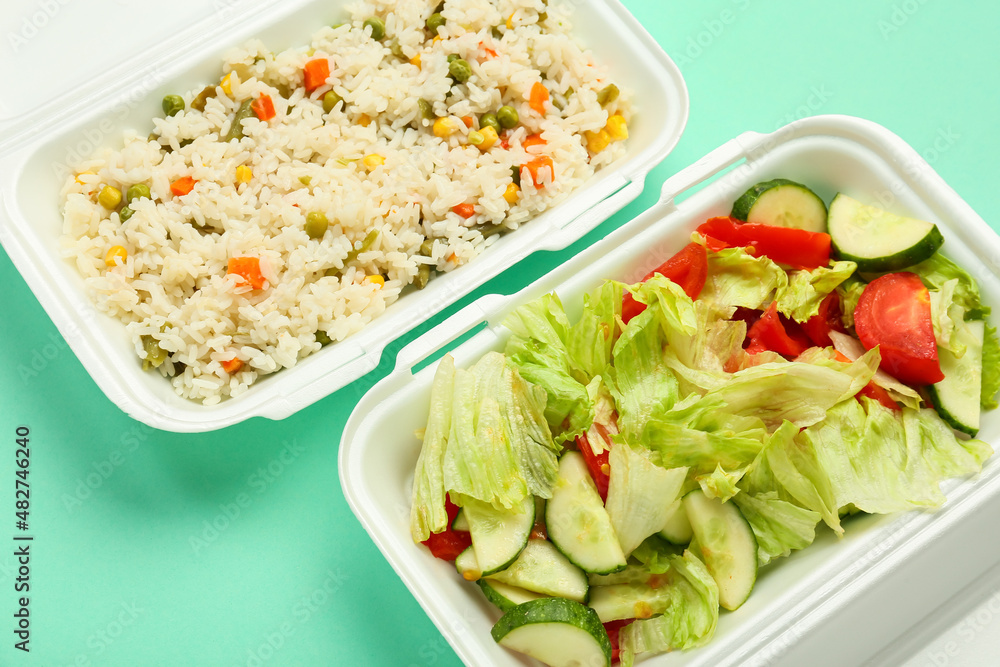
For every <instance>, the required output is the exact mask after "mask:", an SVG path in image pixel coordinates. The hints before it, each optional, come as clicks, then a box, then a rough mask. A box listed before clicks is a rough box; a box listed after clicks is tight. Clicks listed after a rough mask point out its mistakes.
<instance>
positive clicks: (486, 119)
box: [479, 113, 500, 134]
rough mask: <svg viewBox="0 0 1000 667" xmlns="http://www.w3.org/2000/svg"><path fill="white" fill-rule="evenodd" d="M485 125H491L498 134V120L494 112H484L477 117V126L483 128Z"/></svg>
mask: <svg viewBox="0 0 1000 667" xmlns="http://www.w3.org/2000/svg"><path fill="white" fill-rule="evenodd" d="M487 127H492V128H493V129H494V130H496V131H497V134H500V122H499V121H498V120H497V116H496V114H492V113H484V114H483V115H482V116H480V117H479V128H480V129H483V128H487Z"/></svg>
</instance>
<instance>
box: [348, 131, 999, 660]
mask: <svg viewBox="0 0 1000 667" xmlns="http://www.w3.org/2000/svg"><path fill="white" fill-rule="evenodd" d="M734 165H735V168H733V169H730V167H733V166H734ZM727 169H728V172H727V173H724V172H726V170H727ZM720 174H722V175H720ZM713 177H715V180H713V181H712V182H711V183H710V184H709V185H708V186H707V187H704V188H703V189H701V190H699V191H698V192H696V193H695V194H693V195H690V196H689V197H688V198H686V199H684V200H683V201H682V202H681V203H678V199H679V197H680V196H681V195H683V194H685V193H686V191H688V190H691V189H692V188H693V187H694V186H696V185H698V184H700V183H702V182H703V181H706V180H708V179H710V178H713ZM776 177H785V178H791V179H793V180H796V181H800V182H803V183H806V184H808V185H809V186H810V187H812V188H814V189H815V190H816V192H817V193H818V194H819V195H820V197H822V198H824V199H825V200H826V201H830V199H831V198H832V197H833V195H834V194H835V193H836V192H846V193H849V194H852V195H853V196H855V197H857V198H859V199H861V200H863V201H869V202H872V203H875V204H879V205H881V206H883V207H884V208H888V209H889V210H893V211H897V212H900V213H905V214H908V215H911V216H914V217H917V218H921V219H926V220H930V221H933V222H935V223H937V224H938V225H939V227H940V228H941V231H942V232H943V234H944V236H945V239H946V243H945V246H944V249H945V250H944V251H945V253H946V254H947V255H948V256H949V257H950V258H951V259H953V260H955V261H956V262H958V263H959V264H960V265H961V266H962V267H964V268H965V269H966V270H968V271H969V272H970V273H971V274H972V275H973V276H974V277H975V278H976V279H977V280H978V281H979V284H980V287H981V288H982V292H983V298H984V301H985V302H987V303H988V304H991V305H992V306H993V307H994V312H997V310H996V308H997V305H998V304H1000V278H998V274H1000V271H998V262H1000V238H998V237H997V235H996V234H995V233H994V232H993V231H992V230H991V229H990V228H989V227H988V226H987V225H986V223H985V222H983V220H982V219H981V218H980V217H979V216H978V215H977V214H976V213H975V212H974V211H973V210H972V209H971V208H970V207H969V206H968V205H967V204H966V203H965V202H964V201H963V200H962V199H961V198H960V197H959V196H958V195H957V194H956V193H955V192H954V191H953V190H951V188H949V187H948V186H947V185H946V184H945V183H944V182H943V181H942V180H941V178H940V177H939V176H938V175H937V174H936V173H935V172H934V171H933V170H932V169H931V168H930V166H929V165H928V164H927V163H926V162H925V161H924V160H923V159H922V158H921V157H920V156H919V155H918V154H917V152H916V151H915V150H913V149H912V148H911V147H910V146H908V145H907V144H906V143H905V142H903V141H902V140H901V139H900V138H898V137H897V136H895V135H894V134H892V133H891V132H889V131H888V130H886V129H885V128H882V127H880V126H878V125H876V124H874V123H871V122H869V121H864V120H860V119H856V118H850V117H846V116H819V117H815V118H810V119H805V120H803V121H799V122H796V123H793V124H791V125H788V126H785V127H784V128H782V129H780V130H778V131H777V132H774V133H773V134H766V135H761V134H757V133H753V132H748V133H746V134H742V135H740V136H739V137H736V138H735V139H733V140H731V141H729V142H728V143H726V144H724V145H722V146H721V147H719V148H718V149H716V150H715V151H713V152H712V153H710V154H709V155H707V156H706V157H705V158H704V159H702V160H700V161H699V162H697V163H695V164H694V165H692V166H690V167H688V168H687V169H685V170H683V171H681V172H679V173H678V174H676V175H675V176H673V177H672V178H670V179H668V180H667V182H666V183H665V184H664V186H663V191H662V197H661V199H660V201H659V203H657V204H656V205H655V206H653V207H652V208H650V209H649V210H647V211H646V212H644V213H643V214H641V215H640V216H638V217H637V218H635V219H633V220H631V221H630V222H628V223H626V224H625V225H624V226H623V227H621V228H619V229H618V230H617V231H616V232H614V233H613V234H611V235H609V236H608V237H607V238H605V239H603V240H602V241H600V242H598V243H596V244H594V245H593V246H591V247H590V248H588V249H587V250H585V251H583V252H581V253H580V254H579V255H577V256H576V257H574V258H573V259H571V260H569V261H567V262H566V263H565V264H563V265H562V266H560V267H559V268H557V269H555V270H554V271H552V272H551V273H549V274H548V275H546V276H544V277H543V278H541V279H539V280H538V281H536V282H535V283H533V284H531V285H529V286H528V287H526V288H524V289H523V290H522V291H520V292H518V293H517V294H514V295H511V296H509V297H501V296H496V295H491V296H486V297H483V298H482V299H479V300H477V301H476V302H474V303H472V304H470V305H468V306H467V307H466V308H464V309H463V310H461V311H459V312H458V313H456V314H455V315H454V316H453V317H451V318H450V319H448V320H446V321H445V322H443V323H442V324H441V325H439V326H438V327H435V328H434V329H432V330H431V331H429V332H428V333H426V334H425V335H424V336H421V337H420V338H418V339H417V340H415V341H413V342H412V343H411V344H410V345H408V346H407V347H406V348H404V349H403V350H402V351H401V352H400V354H399V355H398V357H397V359H398V361H397V365H396V368H395V370H394V371H393V373H391V374H390V375H389V376H388V377H386V378H385V379H384V380H382V381H381V382H379V383H378V384H377V385H375V386H374V387H373V388H372V389H371V390H370V391H369V392H368V394H367V395H366V396H365V397H364V398H363V399H362V400H361V402H360V403H359V404H358V406H357V408H355V410H354V413H353V414H352V415H351V418H350V420H349V421H348V423H347V426H346V428H345V431H344V435H343V439H342V441H341V449H340V479H341V485H342V487H343V489H344V494H345V496H346V498H347V501H348V503H349V504H350V506H351V508H352V510H353V511H354V513H355V514H356V515H357V517H358V519H360V521H361V523H362V524H363V525H364V527H365V529H366V530H367V531H368V533H369V534H370V535H371V537H372V539H373V540H374V541H375V543H376V544H377V545H378V547H379V549H381V551H382V553H383V554H384V555H385V557H386V558H387V559H388V561H389V562H390V563H391V564H392V566H393V567H394V568H395V570H396V572H397V573H398V574H399V576H400V577H401V578H402V580H403V582H404V583H405V584H406V585H407V586H408V587H409V589H410V590H411V591H412V593H413V595H414V596H415V597H416V599H417V600H418V601H419V603H420V604H421V606H422V607H423V608H424V610H426V612H427V614H428V615H429V616H430V618H431V619H432V620H433V621H434V623H435V624H436V625H437V627H438V628H439V629H440V630H441V633H442V634H443V635H444V636H445V637H446V638H447V639H448V641H449V642H450V643H451V645H452V647H453V648H454V649H455V651H456V652H457V653H458V655H459V656H460V657H461V658H462V659H463V660H465V661H466V662H467V663H469V664H477V665H478V664H489V665H519V664H528V663H526V662H525V659H524V658H523V657H522V656H519V655H516V654H514V653H512V652H508V651H506V650H505V649H502V648H500V647H499V646H498V645H497V644H496V643H494V641H493V639H492V638H491V636H490V628H491V627H492V625H493V623H494V622H495V621H496V619H497V618H498V612H497V611H496V610H495V609H494V608H493V607H492V605H491V604H490V603H488V602H487V601H486V600H485V599H484V597H483V596H482V594H481V593H480V591H479V589H478V588H477V587H475V586H472V585H470V584H469V583H468V582H465V581H463V580H462V578H461V577H459V576H458V575H457V573H456V571H455V568H454V566H453V565H452V564H450V563H445V562H443V561H441V560H437V559H435V558H433V557H432V556H431V555H430V554H429V552H428V551H427V550H426V549H424V548H423V547H422V546H419V545H415V544H414V543H413V541H412V539H411V537H410V533H409V507H410V489H411V483H412V476H413V468H414V465H415V463H416V460H417V455H418V453H419V448H420V441H419V440H418V439H417V438H416V437H415V435H414V432H415V431H416V430H417V429H419V428H422V427H423V426H424V425H425V423H426V419H427V407H428V400H429V398H428V394H429V389H430V385H431V380H432V377H433V373H434V371H435V368H436V366H437V364H436V363H434V364H431V365H428V366H427V367H425V368H423V369H422V370H419V371H418V372H416V373H413V372H412V368H413V367H414V366H415V365H417V364H418V363H419V362H421V360H424V359H425V358H427V357H428V356H430V355H431V354H432V353H434V352H436V351H439V350H440V348H442V347H447V343H448V341H451V340H453V339H454V338H455V337H456V336H458V335H460V334H462V333H463V332H468V331H471V330H472V329H474V328H476V327H481V328H482V330H481V331H479V332H478V333H476V334H475V335H474V336H472V337H471V338H469V339H468V340H466V341H465V342H464V343H462V344H461V345H459V346H457V347H455V348H454V349H451V350H450V353H451V354H452V355H453V356H454V357H455V359H456V362H457V363H458V365H459V366H468V365H471V364H472V363H474V362H475V361H476V360H477V359H478V358H479V357H480V356H482V355H483V354H484V353H485V352H487V351H489V350H502V349H503V347H504V343H505V340H506V338H507V336H508V332H507V331H506V330H505V329H503V328H502V327H501V326H500V322H501V321H502V320H503V319H504V317H505V315H506V314H507V313H509V312H510V311H511V310H512V309H513V308H516V307H517V306H519V305H521V304H523V303H525V302H527V301H530V300H531V299H534V298H536V297H538V296H540V295H542V294H544V293H547V292H551V291H555V292H556V293H558V295H559V297H560V298H561V300H562V302H563V304H564V305H565V306H566V308H567V310H568V312H569V315H570V318H571V320H572V319H573V318H574V317H576V316H577V315H578V313H579V311H580V309H581V308H582V296H583V295H584V294H585V293H586V292H588V291H590V290H592V289H594V288H595V287H597V286H598V285H599V284H600V283H601V282H602V281H603V280H605V279H608V278H615V279H619V280H622V281H624V282H635V281H637V280H640V279H641V278H642V277H643V276H644V275H645V274H646V273H647V272H648V271H649V270H651V269H652V268H654V267H656V266H657V265H659V264H660V263H661V262H662V261H663V260H664V259H665V258H666V257H669V256H670V255H671V254H673V253H674V252H676V251H677V250H679V249H680V248H681V247H682V246H683V245H685V244H686V243H688V242H689V237H690V232H691V231H692V230H693V229H694V228H695V227H696V226H697V225H698V224H700V223H701V222H703V221H704V220H705V219H706V218H709V217H713V216H716V215H728V213H729V210H730V208H731V205H732V202H733V201H734V200H735V199H736V198H737V197H738V196H739V195H740V194H742V193H743V192H744V191H745V190H746V189H747V188H749V187H750V186H752V185H753V184H754V183H757V182H759V181H763V180H767V179H771V178H776ZM980 438H982V439H984V440H986V441H987V442H990V443H992V444H993V445H994V447H997V445H998V444H1000V411H993V412H989V413H986V414H984V415H983V423H982V430H981V431H980ZM998 469H1000V465H998V464H997V462H995V461H993V460H990V461H989V462H988V463H987V465H986V467H985V469H984V471H983V473H982V474H981V476H980V477H979V478H978V479H975V480H951V481H949V482H947V483H946V485H945V487H944V488H945V490H946V492H947V495H948V503H947V504H946V506H945V508H944V509H942V510H939V511H938V512H936V513H931V512H912V513H908V514H899V515H890V516H878V517H877V516H859V517H855V518H852V519H851V520H849V522H848V525H847V535H846V537H845V538H844V539H841V540H837V539H836V538H835V537H834V536H833V534H832V532H831V531H828V530H825V529H824V530H820V531H819V532H818V537H817V540H816V542H815V543H814V544H813V545H812V546H810V547H809V548H807V549H805V550H803V551H800V552H796V553H794V554H793V555H792V556H791V557H789V558H785V559H781V560H779V561H778V562H776V563H775V564H774V565H773V566H769V567H767V568H765V569H763V570H762V571H761V572H760V576H759V578H758V579H757V583H756V585H755V587H754V591H753V593H752V595H751V596H750V598H749V600H748V601H747V602H746V603H745V604H744V605H743V606H742V607H741V608H740V609H739V610H738V611H736V612H732V613H729V612H723V614H722V616H721V618H720V620H719V625H718V631H717V633H716V636H715V638H714V639H713V640H712V642H711V643H710V644H708V645H707V646H706V647H704V648H701V649H697V650H694V651H690V652H684V653H670V654H664V655H661V656H658V657H656V658H652V659H650V660H649V663H648V664H650V665H664V666H666V665H736V664H741V665H742V664H765V663H766V664H771V663H772V662H774V661H776V660H778V659H779V658H780V657H781V655H782V654H784V653H785V652H786V651H788V650H789V649H791V648H793V647H795V646H796V645H797V644H798V643H800V640H804V639H805V638H807V637H808V636H809V635H810V633H812V632H813V631H814V630H815V629H816V628H817V627H820V626H821V624H823V623H825V622H826V621H828V620H829V619H830V618H832V617H833V616H835V615H836V614H837V613H838V612H842V611H844V610H848V609H850V608H851V607H850V606H851V603H852V601H853V600H855V599H858V598H859V596H861V595H862V594H863V593H864V591H866V590H869V589H870V588H871V587H872V586H874V585H875V584H876V583H877V582H879V581H880V580H882V579H884V578H885V577H888V576H889V575H890V574H892V573H893V572H898V571H900V570H901V569H902V568H903V566H904V565H905V564H906V563H908V562H909V561H911V560H913V559H914V558H917V557H918V556H919V554H920V553H921V552H922V551H923V550H925V549H926V547H927V545H928V544H930V543H932V542H933V541H935V540H940V539H942V535H943V534H946V533H947V531H948V530H949V529H950V528H951V527H952V526H954V525H955V524H956V523H958V522H960V521H961V520H962V518H963V517H964V516H968V515H971V514H972V513H974V512H975V511H976V508H977V507H979V505H981V504H982V502H983V501H984V499H985V498H988V497H991V496H995V495H996V494H998V493H1000V473H998ZM949 571H950V569H949ZM950 573H951V575H952V576H955V575H956V573H955V572H951V571H950ZM959 574H960V573H959ZM970 576H972V575H971V574H970ZM960 587H961V586H959V588H960ZM956 590H957V589H956ZM918 609H919V608H918ZM916 620H917V619H913V620H912V621H911V622H915V621H916ZM876 622H877V621H876ZM903 629H905V625H904V626H903ZM831 656H832V657H833V660H832V661H831V662H834V663H835V662H836V652H835V651H834V652H833V653H832V654H831V655H830V656H824V658H826V657H831ZM817 657H818V656H812V658H817ZM644 664H646V663H644ZM792 664H795V663H792ZM797 664H829V663H828V662H824V660H819V661H816V662H814V661H813V660H812V659H810V660H809V661H808V662H806V663H802V662H799V663H797ZM837 664H839V663H837Z"/></svg>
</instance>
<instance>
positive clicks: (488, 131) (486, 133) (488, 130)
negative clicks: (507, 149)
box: [476, 125, 500, 152]
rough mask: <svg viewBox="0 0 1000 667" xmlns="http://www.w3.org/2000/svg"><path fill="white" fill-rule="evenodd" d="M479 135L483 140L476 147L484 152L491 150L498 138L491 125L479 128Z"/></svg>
mask: <svg viewBox="0 0 1000 667" xmlns="http://www.w3.org/2000/svg"><path fill="white" fill-rule="evenodd" d="M479 134H481V135H483V140H482V141H481V142H480V143H478V144H476V147H477V148H478V149H479V150H481V151H484V152H485V151H488V150H489V149H491V148H493V144H495V143H496V142H497V140H498V139H499V138H500V137H498V136H497V131H496V129H494V128H493V126H491V125H487V126H486V127H481V128H479Z"/></svg>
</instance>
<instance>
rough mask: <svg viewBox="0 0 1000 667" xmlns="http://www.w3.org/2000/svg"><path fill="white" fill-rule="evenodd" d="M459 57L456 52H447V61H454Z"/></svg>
mask: <svg viewBox="0 0 1000 667" xmlns="http://www.w3.org/2000/svg"><path fill="white" fill-rule="evenodd" d="M459 58H460V56H459V55H458V54H457V53H449V54H448V63H449V64H451V63H453V62H455V61H456V60H458V59H459Z"/></svg>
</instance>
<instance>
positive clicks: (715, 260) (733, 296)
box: [698, 248, 788, 309]
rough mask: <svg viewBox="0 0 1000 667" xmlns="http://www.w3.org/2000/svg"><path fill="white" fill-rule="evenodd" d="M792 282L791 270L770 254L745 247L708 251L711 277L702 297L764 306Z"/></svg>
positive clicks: (724, 302) (728, 303)
mask: <svg viewBox="0 0 1000 667" xmlns="http://www.w3.org/2000/svg"><path fill="white" fill-rule="evenodd" d="M787 286H788V274H787V273H785V270H784V269H782V268H781V267H780V266H778V265H777V264H775V263H774V262H772V261H771V260H770V259H768V258H767V257H754V256H753V255H750V254H749V253H747V251H746V250H744V249H743V248H726V249H724V250H720V251H719V252H710V253H708V279H707V280H706V281H705V287H704V288H703V289H702V291H701V294H700V295H699V296H698V299H699V300H705V301H709V302H713V303H716V304H719V305H723V306H743V307H744V308H754V309H760V308H762V307H763V306H765V305H766V304H767V303H769V302H770V301H771V299H772V298H773V297H774V295H775V294H776V293H778V292H781V291H783V290H784V289H785V288H786V287H787Z"/></svg>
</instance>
